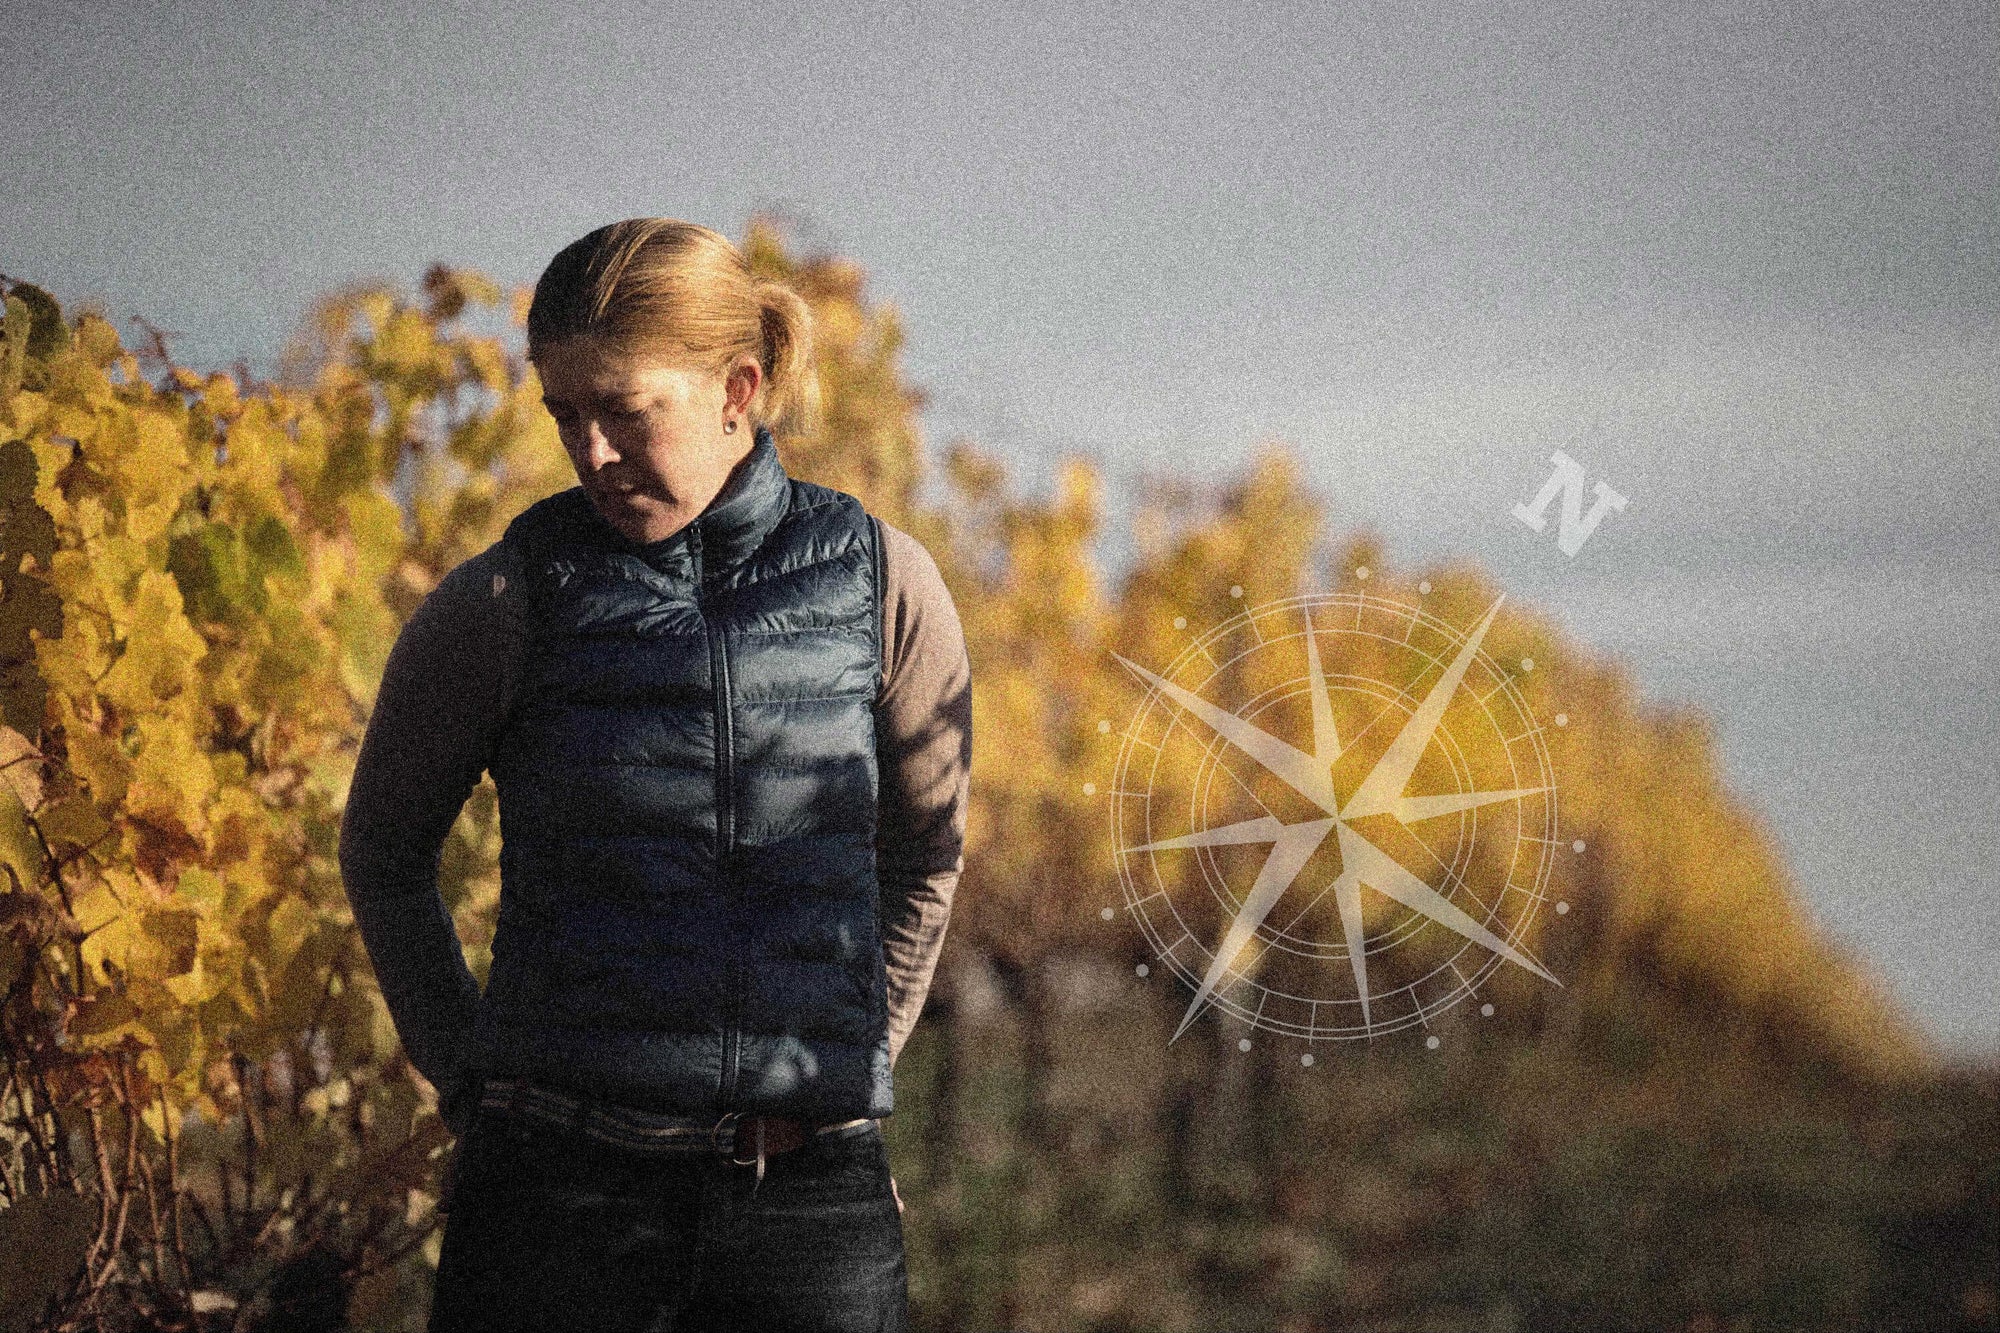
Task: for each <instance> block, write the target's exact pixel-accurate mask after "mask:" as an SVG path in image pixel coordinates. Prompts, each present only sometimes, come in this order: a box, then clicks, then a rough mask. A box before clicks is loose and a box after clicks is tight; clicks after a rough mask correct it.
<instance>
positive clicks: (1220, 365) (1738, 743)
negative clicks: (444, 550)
mask: <svg viewBox="0 0 2000 1333" xmlns="http://www.w3.org/2000/svg"><path fill="white" fill-rule="evenodd" d="M954 8H955V9H959V10H963V9H964V8H965V7H954ZM8 27H9V30H10V32H9V37H10V41H9V43H8V46H9V49H10V50H11V51H12V53H13V54H14V59H12V60H10V61H9V62H8V69H9V77H8V98H7V100H8V104H9V120H10V123H11V124H12V126H13V128H12V129H11V130H10V132H9V133H8V134H6V135H5V136H0V271H5V272H7V273H8V274H10V275H14V276H19V277H27V278H31V279H33V280H36V281H39V282H41V283H43V284H44V285H46V286H49V287H50V288H52V289H53V290H54V291H55V292H56V294H57V295H58V296H59V297H60V298H62V299H63V300H64V301H66V302H71V303H74V302H77V301H81V300H90V299H94V300H97V301H98V302H100V303H101V304H102V305H103V306H104V307H105V308H106V309H107V311H108V312H109V313H110V314H112V315H113V316H114V317H115V318H118V319H120V320H121V321H122V320H124V319H126V318H128V317H130V316H133V315H143V316H145V317H146V318H148V319H150V320H152V321H153V322H155V323H157V324H159V325H160V326H162V327H164V328H167V329H169V330H173V331H175V332H177V333H178V335H179V336H178V337H177V338H176V339H174V340H173V344H172V345H173V346H174V347H175V349H176V350H177V353H178V355H179V356H180V357H181V358H182V359H183V360H185V361H187V362H190V363H193V364H203V365H215V366H221V365H226V364H228V363H229V362H231V361H233V360H234V359H235V358H237V357H238V356H244V357H247V358H248V359H249V360H250V361H251V362H252V363H253V364H254V365H256V366H258V367H260V368H268V367H269V366H270V365H272V364H273V362H274V359H275V356H276V353H277V351H278V349H279V347H280V346H281V345H282V343H283V340H284V339H285V337H286V336H287V335H288V334H289V333H290V332H291V330H292V329H293V327H294V326H295V323H296V321H297V320H298V318H299V316H300V315H301V314H302V312H303V311H304V309H305V308H306V306H307V304H308V302H309V301H310V300H311V299H312V298H313V297H314V296H315V295H317V294H319V293H322V292H324V291H326V290H328V289H330V288H332V287H334V286H336V285H339V284H342V283H345V282H348V281H351V280H354V279H358V278H366V277H377V276H379V277H387V278H390V279H394V280H397V281H401V282H404V283H413V282H414V281H415V279H416V278H417V276H418V275H419V274H420V273H421V271H422V270H423V268H424V267H425V265H426V264H428V263H429V262H430V261H432V260H438V259H442V260H446V261H448V262H452V263H457V264H465V265H471V266H475V267H478V268H481V269H484V270H486V271H487V272H489V273H492V274H494V275H495V276H497V277H499V278H501V279H503V280H505V281H508V282H527V281H532V279H533V278H534V277H535V275H536V274H537V273H538V272H539V271H540V268H541V265H542V264H543V263H545V262H546V260H547V259H548V257H549V256H550V255H551V254H553V253H554V252H555V250H557V249H558V248H560V247H561V246H562V245H563V244H565V243H566V242H568V241H570V240H572V239H574V238H575V237H576V236H578V235H581V234H582V233H583V232H585V231H588V230H589V229H591V228H592V227H595V226H598V225H600V224H602V223H604V222H607V221H611V220H613V219H616V218H620V217H627V216H636V215H655V214H657V215H668V216H675V217H682V218H687V219H690V220H693V221H697V222H701V223H705V224H707V225H709V226H712V227H714V228H716V229H717V230H720V231H722V232H724V233H725V234H727V235H730V236H732V237H736V238H739V239H740V238H741V236H742V234H743V229H744V225H745V222H746V221H747V219H748V217H749V215H750V213H751V212H752V210H754V209H757V208H760V207H761V208H778V209H782V210H784V212H785V213H786V214H787V215H788V216H789V217H791V218H792V219H793V224H792V232H791V234H792V236H793V238H794V239H795V241H797V242H798V243H799V244H801V245H803V246H806V247H809V248H825V249H831V250H835V251H838V252H840V253H842V254H845V255H847V256H849V257H851V258H853V259H855V260H857V261H859V262H860V263H861V264H863V265H864V266H865V268H866V269H867V271H868V273H869V274H870V282H871V292H872V294H873V295H874V296H876V297H878V298H881V299H886V300H889V301H893V302H894V303H895V304H896V306H897V307H899V309H900V310H901V311H902V313H903V315H904V317H905V319H906V321H907V324H908V328H909V333H910V338H911V342H910V347H909V352H908V357H907V365H908V368H909V370H910V372H911V374H912V376H913V377H914V378H915V379H916V380H917V381H918V382H919V383H920V384H922V385H923V387H924V388H925V389H926V390H927V391H928V392H929V393H930V394H931V403H930V406H929V407H928V408H927V409H926V413H925V419H924V424H925V427H926V432H927V435H928V436H929V438H930V439H931V440H932V441H933V442H935V443H943V442H945V441H947V440H949V439H951V438H952V437H954V436H956V435H961V434H962V435H967V436H970V437H972V438H974V439H976V440H978V441H979V442H981V443H982V444H984V445H985V446H987V447H988V448H990V449H993V450H996V451H999V452H1001V453H1002V454H1004V455H1005V456H1006V457H1007V458H1008V459H1009V460H1010V461H1012V462H1013V463H1014V465H1015V466H1016V469H1017V475H1019V476H1020V477H1022V478H1023V479H1024V481H1025V482H1026V484H1029V485H1031V486H1039V485H1041V484H1042V483H1043V482H1044V481H1045V480H1046V478H1047V477H1048V476H1049V474H1050V469H1051V465H1052V463H1053V461H1054V460H1055V459H1057V458H1059V457H1061V456H1063V455H1065V454H1076V453H1081V454H1086V455H1088V456H1091V457H1094V458H1096V459H1097V460H1098V461H1099V462H1100V463H1101V464H1102V465H1103V466H1104V467H1105V468H1106V469H1107V471H1108V472H1109V473H1110V474H1111V476H1112V478H1113V480H1114V483H1118V484H1129V483H1131V482H1132V481H1134V480H1135V479H1136V478H1138V477H1139V476H1141V475H1142V474H1144V473H1146V472H1149V471H1155V472H1178V473H1182V474H1193V475H1198V476H1208V477H1215V478H1222V477H1226V476H1228V475H1230V474H1232V473H1233V472H1234V471H1235V470H1236V469H1237V468H1239V467H1240V466H1241V465H1242V464H1243V463H1244V462H1245V460H1246V459H1247V458H1248V457H1249V455H1250V454H1251V452H1252V450H1253V449H1254V447H1255V446H1256V445H1257V444H1258V443H1260V442H1262V441H1264V440H1267V439H1277V440H1282V441H1284V442H1286V443H1288V444H1289V445H1290V446H1291V447H1293V448H1294V449H1295V450H1296V451H1297V452H1298V453H1299V455H1300V456H1301V457H1302V458H1303V459H1305V460H1306V462H1307V465H1308V467H1309V469H1310V474H1311V477H1312V479H1313V482H1314V484H1315V485H1316V486H1317V487H1318V488H1319V489H1320V491H1321V493H1322V494H1323V496H1324V498H1325V499H1326V501H1327V504H1328V507H1329V512H1330V516H1331V519H1332V521H1333V523H1334V524H1335V525H1336V526H1340V527H1345V526H1347V525H1351V524H1368V525H1371V526H1373V527H1375V528H1377V529H1378V530H1379V531H1381V532H1382V533H1383V534H1384V535H1385V537H1386V538H1387V540H1388V544H1389V554H1390V558H1391V561H1392V563H1403V564H1409V563H1414V562H1418V561H1421V560H1423V559H1427V558H1431V557H1435V556H1439V555H1445V554H1454V553H1457V554H1467V555H1472V556H1475V557H1477V558H1479V559H1481V560H1483V561H1485V562H1486V563H1487V564H1488V565H1489V566H1490V567H1492V568H1493V569H1494V570H1495V572H1496V573H1497V575H1498V576H1499V577H1500V579H1501V580H1502V583H1503V586H1505V587H1507V588H1508V589H1509V590H1510V592H1512V593H1514V594H1515V595H1516V596H1517V597H1522V598H1525V599H1527V600H1529V601H1532V602H1533V603H1535V604H1536V605H1538V606H1541V607H1543V608H1545V609H1547V610H1549V611H1551V612H1553V613H1555V614H1557V615H1559V616H1561V617H1562V618H1563V620H1564V621H1565V623H1567V624H1568V625H1569V626H1570V627H1571V628H1572V629H1573V630H1574V631H1575V632H1576V633H1577V634H1578V635H1579V636H1580V637H1582V638H1583V639H1585V640H1586V641H1588V642H1590V643H1592V644H1593V645H1595V646H1597V647H1599V648H1602V649H1605V650H1607V651H1613V652H1618V653H1621V654H1624V655H1627V656H1629V657H1630V658H1631V660H1633V661H1634V663H1635V664H1636V665H1637V666H1638V668H1639V671H1640V678H1641V680H1642V681H1643V682H1644V684H1645V685H1646V687H1647V689H1648V691H1649V693H1651V694H1652V695H1654V696H1655V697H1657V698H1661V699H1678V700H1684V701H1689V702H1695V703H1699V704H1701V705H1703V706H1705V707H1707V708H1708V709H1709V710H1710V711H1711V712H1712V713H1713V714H1714V715H1715V716H1716V718H1717V720H1718V724H1719V733H1720V736H1721V740H1722V745H1723V749H1724V754H1725V758H1726V761H1727V765H1728V771H1729V773H1730V776H1731V778H1732V780H1733V781H1734V782H1735V784H1736V786H1737V788H1738V789H1739V790H1740V791H1742V792H1743V793H1744V795H1745V796H1746V797H1747V798H1749V799H1750V800H1751V801H1752V802H1754V803H1755V804H1756V805H1757V806H1758V807H1759V808H1760V809H1761V810H1762V811H1763V812H1764V813H1765V814H1766V816H1767V817H1768V818H1769V819H1770V821H1771V825H1772V828H1773V830H1774V832H1775V833H1776V834H1777V835H1778V837H1779V839H1780V841H1781V842H1782V843H1783V845H1784V847H1785V849H1786V851H1787V852H1788V853H1789V855H1790V857H1791V859H1792V863H1793V866H1794V868H1795V870H1796V871H1797V873H1798V876H1799V880H1800V886H1801V889H1802V891H1803V892H1804V894H1805V895H1806V898H1807V900H1808V902H1809V903H1810V905H1811V908H1812V910H1813V912H1814V915H1815V916H1816V918H1817V919H1818V920H1819V921H1820V922H1821V923H1822V924H1823V925H1824V926H1825V927H1826V928H1827V929H1828V930H1829V931H1831V932H1832V933H1833V934H1834V935H1835V936H1837V937H1839V938H1840V939H1842V940H1845V941H1847V942H1848V943H1849V944H1851V945H1852V946H1853V947H1854V949H1855V950H1856V951H1857V952H1858V953H1860V954H1861V955H1862V956H1863V957H1865V958H1866V959H1867V960H1868V961H1869V962H1870V964H1871V965H1872V966H1874V967H1875V968H1877V969H1878V970H1879V971H1880V972H1881V973H1882V974H1883V975H1884V976H1885V977H1886V978H1888V980H1889V981H1890V983H1891V985H1892V987H1893V988H1894V990H1895V991H1896V993H1897V994H1898V995H1899V996H1900V997H1901V998H1902V999H1903V1000H1904V1001H1905V1002H1906V1003H1907V1004H1908V1005H1909V1006H1910V1007H1911V1009H1912V1010H1913V1011H1914V1012H1915V1013H1916V1014H1917V1015H1918V1016H1919V1018H1920V1019H1921V1020H1922V1021H1923V1023H1924V1024H1925V1025H1926V1026H1927V1027H1928V1029H1929V1030H1930V1031H1931V1032H1933V1033H1934V1034H1936V1036H1937V1037H1938V1038H1939V1039H1940V1040H1941V1041H1942V1042H1944V1043H1945V1044H1947V1045H1948V1046H1950V1047H1951V1048H1953V1049H1956V1050H1960V1051H1966V1052H1979V1051H1984V1052H1994V1051H2000V987H1996V986H1995V985H1994V984H1993V980H1992V978H1993V976H1994V974H1995V971H1996V967H2000V832H1996V814H2000V800H1996V795H1995V793H1996V791H2000V739H1996V738H2000V725H1996V711H1995V703H1994V696H1995V687H1996V684H2000V667H1996V662H2000V598H1996V591H2000V522H1996V518H1995V514H1996V513H2000V504H1996V503H1995V499H1994V493H1995V483H1996V482H2000V450H1996V448H1995V444H1996V439H1995V437H1996V434H2000V355H1996V354H2000V259H1997V258H1996V256H2000V245H1996V242H2000V183H1997V180H1996V178H2000V169H1997V168H1996V150H1997V148H2000V125H1996V88H2000V10H1996V8H1995V7H1994V6H1992V5H1990V4H1966V5H1929V6H1923V7H1914V6H1908V5H1892V4H1879V5H1872V6H1859V5H1846V4H1843V5H1827V6H1806V5H1799V4H1787V5H1758V4H1749V3H1730V4H1727V5H1713V6H1705V5H1697V4H1688V3H1675V4H1661V5H1650V6H1607V7H1601V8H1600V7H1586V6H1580V5H1579V6H1570V5H1564V4H1551V3H1536V4H1533V5H1528V4H1488V5H1484V6H1478V7H1473V6H1463V5H1436V6H1425V5H1413V4H1396V5H1387V4H1383V5H1357V4H1350V5H1345V6H1339V7H1335V6H1330V5H1326V4H1312V5H1299V6H1295V7H1279V6H1261V7H1250V6H1236V7H1230V6H1222V5H1214V4H1204V5H1200V6H1182V5H1160V6H1127V7H1125V12H1121V13H1119V14H1117V15H1116V16H1115V17H1111V18H1106V17H1101V16H1099V15H1097V14H1094V13H1091V12H1090V11H1089V8H1088V7H1081V6H1074V5H1053V4H1051V5H1045V6H1044V5H1035V6H1025V5H995V6H986V7H984V8H983V9H980V10H979V11H977V12H953V10H947V9H939V10H935V11H921V10H914V9H910V10H899V9H895V8H892V7H884V6H866V7H864V6H853V5H845V4H818V5H814V6H811V7H809V8H808V7H804V6H801V7H799V8H798V9H796V10H787V9H783V8H764V7H756V6H738V7H733V8H728V9H719V8H717V7H713V6H704V7H701V8H699V9H697V8H694V7H689V8H688V9H686V10H684V11H676V10H669V9H659V10H653V11H648V12H634V11H623V10H617V11H614V10H611V9H609V8H600V10H599V12H595V13H592V12H588V11H587V10H584V9H580V8H578V7H575V6H566V5H565V6H557V5H548V6H534V5H527V4H521V5H513V6H497V5H487V6H469V5H454V4H444V3H432V4H427V5H423V6H410V7H404V6H398V7H395V8H393V9H392V8H388V7H381V6H373V5H364V4H353V3H346V4H341V5H339V6H332V5H328V6H323V7H322V6H311V5H299V4H269V5H264V6H259V7H250V6H225V5H219V4H218V5H212V6H204V5H176V6H170V7H163V6H146V7H129V8H127V7H120V6H112V5H93V4H88V3H72V4H66V5H61V6H54V5H45V4H39V3H29V4H27V5H26V6H25V10H24V8H23V6H22V5H21V4H19V3H18V0H17V3H16V4H15V5H13V6H12V7H11V13H10V17H9V20H8ZM127 327H129V325H128V326H127ZM1557 448H1560V449H1563V450H1566V451H1567V452H1568V453H1569V454H1571V455H1572V456H1573V457H1575V458H1577V459H1578V460H1580V461H1581V462H1583V463H1584V464H1585V466H1586V468H1587V469H1588V471H1589V473H1590V475H1591V477H1592V479H1593V480H1595V479H1598V478H1600V477H1601V478H1603V479H1604V480H1606V481H1607V482H1609V483H1610V484H1612V485H1614V486H1615V487H1616V488H1617V489H1618V490H1619V491H1620V492H1622V493H1624V494H1625V495H1627V496H1629V497H1630V499H1631V504H1630V507H1629V508H1628V509H1627V511H1626V512H1625V513H1623V514H1614V515H1612V516H1611V517H1609V518H1607V519H1606V520H1605V522H1604V524H1603V526H1602V527H1601V528H1600V529H1599V531H1598V533H1597V535H1596V536H1594V537H1593V538H1592V539H1591V541H1590V542H1589V543H1588V544H1587V545H1586V546H1585V547H1584V548H1583V549H1582V551H1580V552H1579V553H1578V555H1577V556H1576V557H1574V558H1571V557H1567V556H1565V555H1563V554H1562V553H1561V552H1560V551H1559V550H1558V549H1556V546H1555V543H1554V527H1553V525H1551V528H1550V530H1549V531H1548V532H1546V533H1543V534H1540V535H1539V536H1538V535H1536V534H1534V533H1531V532H1529V531H1528V529H1527V528H1526V527H1525V526H1523V525H1521V524H1520V523H1518V522H1517V521H1515V520H1514V519H1513V518H1512V517H1511V514H1510V510H1511V509H1512V507H1513V505H1514V504H1516V503H1518V502H1520V501H1522V500H1526V499H1528V498H1529V497H1530V496H1532V495H1533V494H1534V493H1535V491H1536V490H1537V489H1538V488H1539V486H1540V484H1541V482H1542V479H1543V478H1544V477H1545V476H1546V475H1547V473H1548V470H1549V464H1548V456H1549V454H1550V452H1551V451H1552V450H1553V449H1557ZM1124 513H1125V510H1124V508H1123V506H1122V505H1120V506H1118V507H1115V508H1114V511H1113V518H1114V524H1115V523H1116V522H1117V521H1120V520H1122V518H1123V516H1124ZM1128 551H1129V547H1128V546H1127V545H1126V543H1125V542H1124V541H1123V539H1122V531H1120V532H1116V533H1114V535H1113V540H1112V541H1111V542H1110V543H1109V545H1108V547H1107V551H1106V555H1107V558H1108V559H1109V560H1111V561H1112V563H1113V565H1114V566H1116V565H1117V564H1119V563H1120V562H1121V561H1122V560H1123V558H1124V556H1125V554H1126V553H1127V552H1128Z"/></svg>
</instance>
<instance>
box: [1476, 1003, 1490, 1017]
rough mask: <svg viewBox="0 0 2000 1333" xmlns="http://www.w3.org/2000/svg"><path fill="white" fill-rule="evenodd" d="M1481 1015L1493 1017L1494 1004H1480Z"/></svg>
mask: <svg viewBox="0 0 2000 1333" xmlns="http://www.w3.org/2000/svg"><path fill="white" fill-rule="evenodd" d="M1479 1016H1480V1017H1481V1018H1491V1017H1493V1006H1492V1005H1490V1004H1482V1005H1480V1006H1479Z"/></svg>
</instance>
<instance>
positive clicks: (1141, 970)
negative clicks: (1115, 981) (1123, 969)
mask: <svg viewBox="0 0 2000 1333" xmlns="http://www.w3.org/2000/svg"><path fill="white" fill-rule="evenodd" d="M1132 970H1133V971H1134V972H1137V973H1138V974H1139V975H1140V976H1142V977H1143V976H1148V975H1150V974H1151V973H1152V970H1153V969H1152V968H1150V967H1147V966H1146V965H1145V964H1144V963H1141V964H1139V965H1138V966H1137V967H1135V968H1133V969H1132Z"/></svg>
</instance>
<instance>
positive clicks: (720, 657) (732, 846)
mask: <svg viewBox="0 0 2000 1333" xmlns="http://www.w3.org/2000/svg"><path fill="white" fill-rule="evenodd" d="M688 546H689V549H690V550H691V551H692V552H693V554H694V568H695V579H696V583H697V587H698V589H699V592H698V595H697V601H698V603H699V605H700V606H701V611H702V620H703V622H704V624H705V626H706V629H707V632H708V666H709V677H710V683H711V685H712V686H713V688H714V691H715V868H716V875H717V878H718V879H719V880H720V881H721V883H722V887H723V891H724V894H725V895H726V896H725V901H726V902H727V904H728V907H729V910H730V911H731V912H733V913H740V910H741V906H740V904H738V903H737V902H736V899H735V896H734V893H733V892H732V886H731V885H730V882H729V881H730V869H731V863H732V862H733V861H734V859H735V851H736V804H735V788H736V780H735V772H734V770H735V760H736V738H735V734H734V719H733V718H732V717H731V716H730V709H729V654H728V652H727V651H726V650H725V649H724V647H723V643H722V634H721V631H720V630H719V629H718V628H717V626H716V624H715V622H714V621H713V620H712V619H710V617H709V614H708V569H707V566H706V563H705V562H704V561H703V560H702V554H701V528H700V527H699V526H694V527H690V528H689V529H688ZM733 924H734V925H735V929H734V930H733V931H732V932H731V933H732V937H733V940H734V944H735V948H734V950H733V951H732V953H731V954H730V957H729V1027H728V1030H727V1032H726V1034H725V1036H726V1040H725V1042H724V1045H723V1050H722V1080H721V1086H720V1087H719V1088H718V1089H717V1093H718V1095H719V1097H720V1099H721V1102H722V1105H723V1106H724V1107H727V1106H728V1105H729V1103H730V1100H731V1099H732V1098H733V1097H734V1096H735V1094H736V1075H737V1071H738V1069H739V1068H740V1066H741V1063H742V1052H743V958H742V954H743V948H744V944H745V941H744V940H743V938H742V936H743V928H742V923H741V922H740V921H739V922H735V923H733Z"/></svg>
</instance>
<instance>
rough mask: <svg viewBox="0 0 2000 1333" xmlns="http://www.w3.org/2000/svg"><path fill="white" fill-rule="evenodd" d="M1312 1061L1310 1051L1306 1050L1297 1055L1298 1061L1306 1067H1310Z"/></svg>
mask: <svg viewBox="0 0 2000 1333" xmlns="http://www.w3.org/2000/svg"><path fill="white" fill-rule="evenodd" d="M1312 1062H1313V1053H1312V1052H1311V1051H1307V1052H1306V1053H1305V1054H1304V1055H1302V1056H1300V1057H1299V1063H1300V1064H1302V1065H1305V1066H1306V1067H1307V1068H1311V1067H1312Z"/></svg>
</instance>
